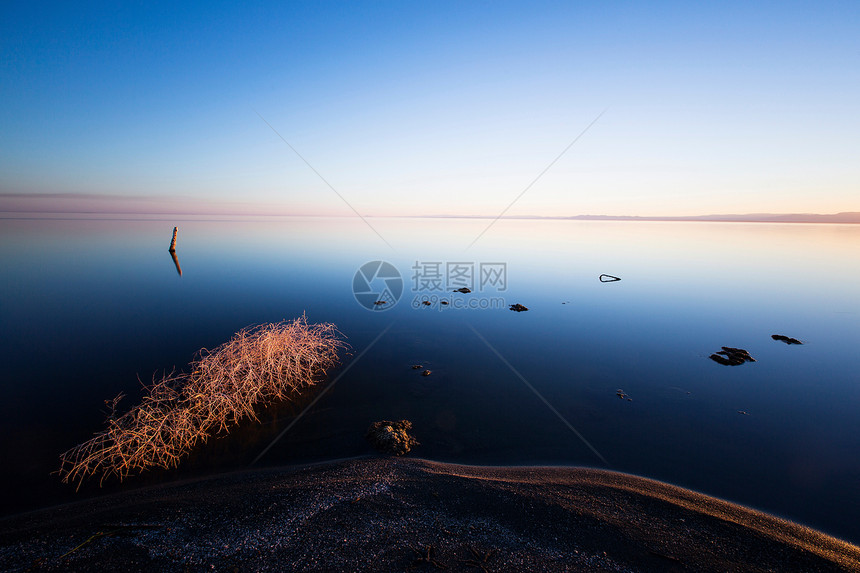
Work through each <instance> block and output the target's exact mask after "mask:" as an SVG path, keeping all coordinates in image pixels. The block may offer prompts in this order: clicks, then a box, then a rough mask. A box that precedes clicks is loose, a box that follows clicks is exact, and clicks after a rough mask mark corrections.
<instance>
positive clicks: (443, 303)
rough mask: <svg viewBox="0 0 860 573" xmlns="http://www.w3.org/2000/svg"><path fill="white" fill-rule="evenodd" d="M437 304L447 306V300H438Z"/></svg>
mask: <svg viewBox="0 0 860 573" xmlns="http://www.w3.org/2000/svg"><path fill="white" fill-rule="evenodd" d="M439 304H441V305H445V306H448V301H447V300H440V301H439Z"/></svg>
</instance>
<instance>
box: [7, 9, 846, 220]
mask: <svg viewBox="0 0 860 573" xmlns="http://www.w3.org/2000/svg"><path fill="white" fill-rule="evenodd" d="M858 30H860V3H857V2H738V3H732V2H701V3H699V2H696V3H693V2H530V3H528V4H526V3H506V2H493V3H489V2H470V3H464V2H433V3H429V2H424V3H418V2H413V3H409V2H364V3H361V2H356V3H331V2H289V3H271V4H266V5H260V6H256V7H251V8H249V7H246V6H240V5H238V4H228V3H217V2H206V3H202V2H201V3H199V4H194V3H188V4H186V5H185V6H184V7H181V8H177V7H174V6H173V5H172V4H171V3H164V4H162V5H158V4H156V3H132V2H125V3H118V5H114V4H109V3H100V2H83V3H44V2H43V3H39V2H34V3H18V4H17V5H9V4H5V5H4V6H3V7H2V8H0V45H2V53H3V59H2V62H0V74H2V78H3V79H2V82H0V101H2V104H3V105H2V106H0V208H2V206H3V205H4V204H7V205H8V204H10V203H9V201H10V198H11V199H14V200H15V201H17V203H16V204H20V203H21V202H22V201H24V200H26V198H27V196H30V195H34V194H46V193H47V194H52V198H51V199H50V201H49V203H51V204H52V205H56V204H59V203H61V202H62V199H61V198H62V197H67V198H68V201H67V202H72V203H73V202H74V201H76V200H81V199H82V198H86V199H87V200H88V201H89V202H90V203H92V202H95V203H97V204H99V205H102V208H103V209H104V210H112V209H117V208H123V207H117V206H118V205H120V206H121V205H125V206H126V207H127V206H128V205H131V204H134V205H136V206H135V207H134V208H135V209H140V208H141V207H140V204H143V203H146V202H147V201H150V202H152V203H157V204H162V205H177V206H179V205H181V206H182V208H183V209H193V210H200V211H207V210H208V209H211V208H212V204H213V202H214V204H220V205H221V206H220V207H219V208H221V209H227V210H229V209H232V208H237V209H252V210H253V209H258V210H262V211H263V212H283V213H295V214H322V215H326V214H344V215H345V214H351V210H350V209H349V207H347V206H346V205H344V203H343V202H342V201H341V199H340V198H339V197H338V196H337V195H336V194H335V193H334V192H332V191H331V190H330V189H329V188H328V187H327V186H326V184H325V183H324V182H323V181H321V180H320V178H319V177H318V176H317V175H316V174H315V173H314V172H313V171H312V170H311V169H310V168H309V167H308V166H307V165H306V164H305V163H304V162H303V161H302V160H301V159H300V158H299V157H298V156H296V154H295V153H294V152H293V151H292V150H291V149H290V148H289V147H288V146H287V145H286V144H285V143H284V142H283V141H281V139H280V138H279V137H278V135H277V134H275V133H274V132H273V131H272V129H270V127H269V126H268V125H266V123H265V122H264V121H263V120H262V119H260V116H262V117H263V118H265V120H266V121H267V122H268V123H270V124H271V125H272V126H273V127H274V128H275V129H276V130H277V131H278V132H279V133H280V135H281V136H283V137H284V139H286V140H287V141H288V142H289V143H290V144H291V145H292V146H293V147H295V148H296V150H298V151H299V152H300V153H301V154H302V156H304V158H305V159H307V161H308V162H309V163H310V164H311V165H313V167H314V168H315V169H316V170H317V171H318V172H319V173H320V174H321V175H322V176H323V177H325V179H326V180H327V181H328V182H329V183H330V184H331V185H332V186H333V187H334V188H335V189H337V191H338V192H339V193H340V194H341V195H342V196H343V197H344V198H345V199H346V200H347V201H348V202H349V203H350V204H352V205H353V206H354V207H355V208H356V209H357V210H358V211H359V212H360V213H362V214H363V215H397V214H402V215H422V214H433V215H436V214H456V215H480V214H483V215H495V214H497V213H498V212H500V211H501V210H502V209H503V208H504V207H505V206H507V205H508V204H509V203H510V202H511V201H512V200H513V199H514V198H515V197H516V196H517V195H518V194H519V193H520V192H521V191H523V189H525V188H526V186H527V185H528V184H529V183H531V182H532V181H533V180H534V178H535V177H537V176H538V174H540V173H541V172H542V171H543V170H544V169H545V168H546V167H547V165H549V164H550V162H551V161H552V160H553V159H555V158H556V157H557V156H558V154H559V153H560V152H561V151H562V150H563V149H565V147H567V146H568V145H569V144H570V143H571V141H572V140H573V139H574V138H575V137H576V136H577V135H578V134H579V133H580V132H581V131H582V130H583V129H584V128H585V127H586V126H587V125H589V124H590V123H591V122H592V121H593V120H594V119H595V118H596V117H597V116H598V115H599V114H600V113H601V112H604V110H605V113H604V114H603V115H602V116H601V117H600V119H599V120H598V121H597V122H596V123H594V125H593V126H592V127H591V128H590V129H588V131H587V132H586V133H585V134H584V135H583V136H582V137H581V138H580V139H579V140H578V141H577V142H576V144H574V145H573V146H572V147H571V148H570V150H569V151H568V152H567V153H566V154H564V156H562V157H561V159H559V160H558V162H557V163H555V164H554V165H553V166H552V168H551V169H549V170H548V171H547V172H546V174H545V175H543V177H541V178H540V180H539V181H538V182H537V183H535V184H534V186H533V187H532V188H530V189H529V191H528V192H527V193H525V194H524V195H523V196H522V198H521V199H519V200H518V201H517V202H516V204H515V205H514V206H513V207H512V208H511V210H510V211H509V212H508V214H511V215H577V214H610V215H623V214H626V215H646V216H647V215H696V214H708V213H752V212H821V213H827V212H837V211H860V185H858V184H860V161H858V157H860V34H858V32H857V31H858ZM258 114H259V115H258ZM57 194H59V195H57ZM22 197H23V198H22ZM124 197H132V198H135V199H134V201H132V202H129V201H126V202H123V201H118V199H121V198H124ZM168 198H169V199H168ZM4 202H5V203H4ZM45 204H46V202H45V201H41V202H35V203H33V205H35V207H34V208H40V207H39V205H41V206H44V205H45Z"/></svg>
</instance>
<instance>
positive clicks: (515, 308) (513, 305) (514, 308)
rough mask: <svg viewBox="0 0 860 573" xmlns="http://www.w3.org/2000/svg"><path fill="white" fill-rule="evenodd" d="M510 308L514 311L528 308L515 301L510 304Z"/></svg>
mask: <svg viewBox="0 0 860 573" xmlns="http://www.w3.org/2000/svg"><path fill="white" fill-rule="evenodd" d="M511 310H513V311H516V312H523V311H525V310H528V308H527V307H525V306H523V305H521V304H520V303H517V304H512V305H511Z"/></svg>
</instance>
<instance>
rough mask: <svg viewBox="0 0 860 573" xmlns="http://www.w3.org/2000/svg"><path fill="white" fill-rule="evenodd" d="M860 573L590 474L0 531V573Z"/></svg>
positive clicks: (348, 489) (40, 514) (843, 548)
mask: <svg viewBox="0 0 860 573" xmlns="http://www.w3.org/2000/svg"><path fill="white" fill-rule="evenodd" d="M442 568H444V569H446V570H450V571H482V570H483V571H858V570H860V548H858V547H857V546H855V545H851V544H849V543H845V542H843V541H840V540H838V539H835V538H833V537H830V536H827V535H824V534H822V533H820V532H817V531H815V530H812V529H809V528H806V527H803V526H800V525H797V524H794V523H791V522H788V521H785V520H782V519H778V518H776V517H773V516H770V515H766V514H763V513H760V512H757V511H754V510H751V509H748V508H745V507H741V506H738V505H735V504H732V503H728V502H725V501H721V500H718V499H715V498H712V497H708V496H704V495H701V494H697V493H694V492H692V491H690V490H685V489H682V488H678V487H675V486H671V485H668V484H665V483H661V482H656V481H653V480H648V479H644V478H640V477H635V476H630V475H626V474H620V473H615V472H608V471H603V470H594V469H580V468H551V467H505V468H497V467H477V466H460V465H452V464H443V463H438V462H432V461H427V460H421V459H409V458H406V459H395V458H358V459H351V460H341V461H336V462H329V463H326V464H318V465H313V466H305V467H294V468H281V469H276V470H275V469H270V470H261V471H254V472H244V473H232V474H224V475H220V476H214V477H210V478H206V479H200V480H194V481H188V482H182V483H174V484H168V485H163V486H158V487H154V488H147V489H140V490H135V491H129V492H125V493H121V494H116V495H109V496H104V497H101V498H96V499H93V500H87V501H83V502H79V503H74V504H68V505H64V506H58V507H55V508H50V509H46V510H40V511H37V512H32V513H28V514H24V515H20V516H14V517H10V518H6V519H3V520H0V569H2V570H4V571H27V570H30V571H60V570H63V571H66V570H76V571H84V570H88V571H98V570H115V571H122V572H123V573H130V572H133V571H408V570H415V571H421V570H427V571H430V570H437V569H442Z"/></svg>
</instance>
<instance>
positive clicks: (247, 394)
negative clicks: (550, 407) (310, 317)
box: [59, 316, 347, 487]
mask: <svg viewBox="0 0 860 573" xmlns="http://www.w3.org/2000/svg"><path fill="white" fill-rule="evenodd" d="M346 346H347V345H346V343H345V342H343V341H342V340H341V334H340V332H338V330H337V328H335V326H334V325H332V324H328V323H326V324H312V325H309V324H308V323H307V320H306V318H305V317H304V316H302V317H301V318H297V319H295V320H293V321H285V322H280V323H276V324H262V325H259V326H252V327H248V328H245V329H243V330H240V331H239V332H237V333H236V334H235V335H233V338H231V339H230V340H229V341H228V342H226V343H224V344H222V345H221V346H219V347H218V348H215V349H214V350H211V351H210V350H206V349H203V350H201V351H200V352H199V354H198V356H199V357H198V358H197V359H195V360H194V361H193V362H191V364H190V365H189V373H187V374H185V373H182V374H176V373H174V372H171V373H170V374H166V375H164V376H162V377H161V379H157V380H153V383H152V385H150V386H148V387H146V388H145V392H144V394H145V395H144V397H143V399H142V400H141V402H140V404H138V405H136V406H134V407H133V408H132V409H131V410H129V411H128V412H125V413H124V414H121V415H117V404H118V403H119V401H120V400H121V399H122V397H123V395H122V394H120V395H119V396H117V397H116V398H114V399H113V400H110V401H108V402H107V404H108V406H109V407H110V409H111V412H110V414H109V415H108V418H107V421H106V423H107V428H106V429H104V430H102V431H100V432H98V433H96V434H95V436H93V437H92V438H90V439H89V440H87V441H86V442H84V443H82V444H79V445H77V446H75V447H74V448H72V449H70V450H69V451H67V452H65V453H64V454H62V455H61V456H60V461H61V464H60V470H59V474H60V476H61V477H62V479H63V482H77V484H78V487H80V485H81V483H83V481H84V480H85V479H87V478H90V477H92V476H98V477H99V479H100V482H99V483H103V482H104V480H105V479H106V478H108V477H110V476H116V477H118V478H119V479H120V480H122V479H123V478H125V477H126V476H128V475H129V474H131V473H140V472H141V471H144V470H146V469H148V468H151V467H160V468H165V469H166V468H171V467H175V466H176V465H177V464H178V463H179V461H180V459H181V458H182V457H183V456H184V455H185V454H187V453H188V452H189V450H190V449H191V448H192V447H194V445H195V444H197V443H198V442H199V441H204V442H205V441H206V439H207V438H208V437H209V436H211V435H213V434H216V433H218V432H222V431H229V429H230V427H231V426H233V425H235V424H237V423H239V421H240V420H242V419H244V418H251V419H254V420H257V419H258V418H257V415H256V413H255V411H259V408H260V407H262V406H265V405H268V404H270V403H272V402H275V401H279V400H286V399H289V397H290V395H291V394H293V393H294V392H296V391H300V390H302V389H303V388H306V387H308V386H311V385H313V384H314V383H315V381H316V379H318V377H319V376H321V375H323V374H325V373H326V371H327V370H328V369H329V368H331V367H332V366H334V365H335V364H336V363H337V362H338V353H339V352H340V351H341V350H343V349H344V348H346Z"/></svg>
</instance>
